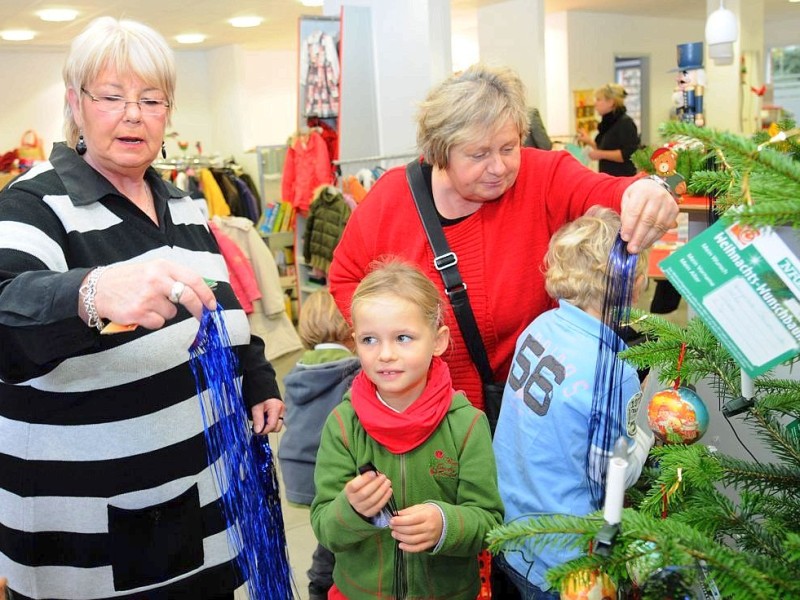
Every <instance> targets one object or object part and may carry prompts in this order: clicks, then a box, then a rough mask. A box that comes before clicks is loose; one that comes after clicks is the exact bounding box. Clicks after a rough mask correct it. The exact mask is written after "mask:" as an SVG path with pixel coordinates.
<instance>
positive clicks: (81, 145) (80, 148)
mask: <svg viewBox="0 0 800 600" xmlns="http://www.w3.org/2000/svg"><path fill="white" fill-rule="evenodd" d="M75 152H77V153H78V155H79V156H83V155H84V154H86V140H84V139H83V134H80V135H79V136H78V143H77V144H75Z"/></svg>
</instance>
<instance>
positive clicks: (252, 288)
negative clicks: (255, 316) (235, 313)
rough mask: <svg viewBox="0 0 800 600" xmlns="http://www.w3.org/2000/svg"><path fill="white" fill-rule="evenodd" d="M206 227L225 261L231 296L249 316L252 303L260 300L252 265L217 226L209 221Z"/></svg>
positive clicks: (251, 310) (237, 246)
mask: <svg viewBox="0 0 800 600" xmlns="http://www.w3.org/2000/svg"><path fill="white" fill-rule="evenodd" d="M208 226H209V228H210V229H211V233H213V234H214V239H216V240H217V244H218V245H219V251H220V253H221V254H222V258H224V259H225V266H227V267H228V273H229V275H230V279H231V288H233V294H234V295H235V296H236V299H237V300H238V301H239V304H241V305H242V308H243V309H244V312H245V314H248V315H249V314H251V313H252V312H253V302H255V301H256V300H260V299H261V290H259V288H258V282H257V281H256V275H255V272H254V271H253V265H252V264H250V260H249V259H248V258H247V256H246V255H245V254H244V252H243V251H242V249H241V248H239V245H238V244H237V243H236V242H234V241H233V240H232V239H231V238H230V237H228V236H227V235H226V234H225V233H223V232H222V230H221V229H220V227H219V225H217V224H216V223H215V222H214V221H209V223H208Z"/></svg>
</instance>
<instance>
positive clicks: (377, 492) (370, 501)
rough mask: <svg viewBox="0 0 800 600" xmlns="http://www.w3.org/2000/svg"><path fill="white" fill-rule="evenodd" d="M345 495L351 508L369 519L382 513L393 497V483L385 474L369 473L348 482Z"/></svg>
mask: <svg viewBox="0 0 800 600" xmlns="http://www.w3.org/2000/svg"><path fill="white" fill-rule="evenodd" d="M344 493H345V495H346V496H347V500H348V501H349V502H350V506H352V507H353V508H354V509H355V511H356V512H357V513H358V514H360V515H361V516H363V517H366V518H368V519H369V518H372V517H374V516H375V515H377V514H378V513H379V512H381V509H382V508H383V507H384V506H385V505H386V503H387V502H388V501H389V498H391V497H392V482H391V481H389V478H388V477H386V475H384V474H383V473H376V472H375V471H367V472H366V473H364V474H363V475H358V476H356V477H354V478H353V479H351V480H350V481H348V482H347V485H345V486H344Z"/></svg>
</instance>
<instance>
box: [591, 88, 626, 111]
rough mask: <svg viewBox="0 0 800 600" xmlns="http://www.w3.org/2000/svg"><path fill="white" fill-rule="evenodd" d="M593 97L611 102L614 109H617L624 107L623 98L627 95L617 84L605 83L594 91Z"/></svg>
mask: <svg viewBox="0 0 800 600" xmlns="http://www.w3.org/2000/svg"><path fill="white" fill-rule="evenodd" d="M594 95H595V96H599V97H601V98H605V99H606V100H611V101H613V102H614V108H615V109H617V108H622V107H623V106H625V97H626V96H627V95H628V92H626V91H625V88H624V87H622V86H621V85H620V84H618V83H607V84H605V85H604V86H602V87H599V88H597V89H596V90H595V91H594Z"/></svg>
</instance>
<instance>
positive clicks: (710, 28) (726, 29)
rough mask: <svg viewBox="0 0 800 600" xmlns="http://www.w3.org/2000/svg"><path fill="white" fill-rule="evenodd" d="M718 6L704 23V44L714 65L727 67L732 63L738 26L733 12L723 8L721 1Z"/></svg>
mask: <svg viewBox="0 0 800 600" xmlns="http://www.w3.org/2000/svg"><path fill="white" fill-rule="evenodd" d="M719 4H720V5H719V8H718V9H717V10H715V11H714V12H713V13H711V14H710V15H709V16H708V20H707V21H706V43H707V44H708V55H709V56H710V57H711V58H712V59H713V60H714V64H716V65H729V64H732V63H733V43H734V42H735V41H736V38H737V37H739V25H738V23H737V21H736V15H735V14H734V13H733V11H730V10H728V9H727V8H725V5H724V4H723V2H722V0H720V3H719Z"/></svg>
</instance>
